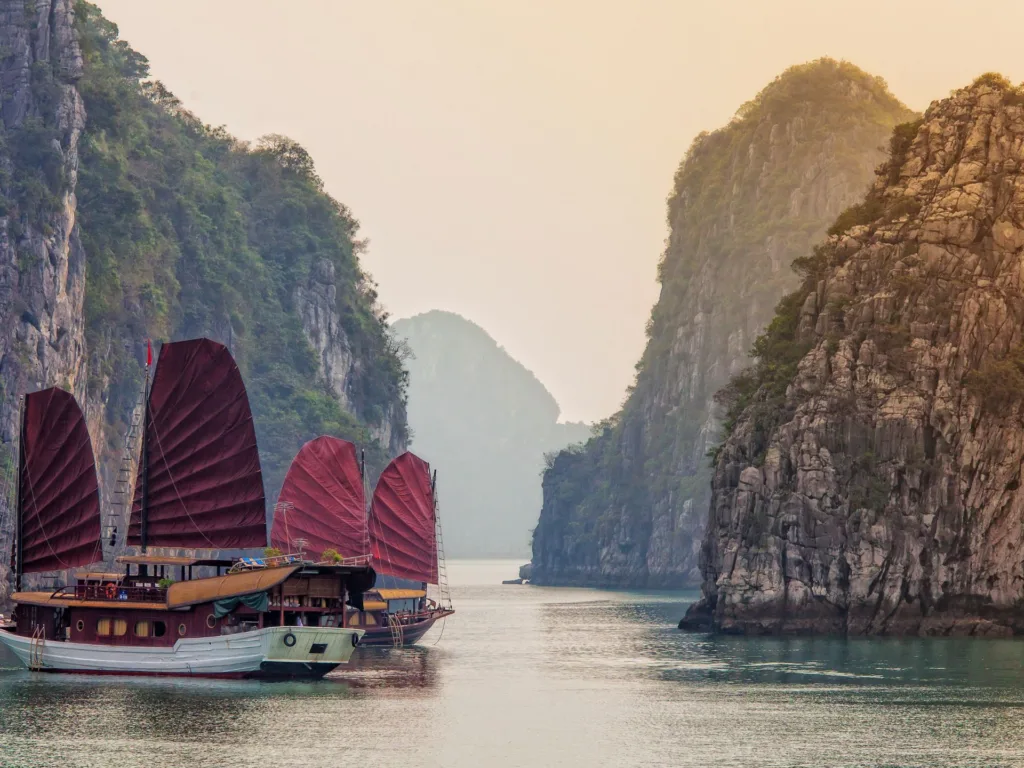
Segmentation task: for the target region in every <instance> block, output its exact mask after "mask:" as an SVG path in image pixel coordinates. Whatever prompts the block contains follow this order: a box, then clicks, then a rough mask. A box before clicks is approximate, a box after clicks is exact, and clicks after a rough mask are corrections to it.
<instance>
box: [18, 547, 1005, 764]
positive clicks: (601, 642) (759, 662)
mask: <svg viewBox="0 0 1024 768" xmlns="http://www.w3.org/2000/svg"><path fill="white" fill-rule="evenodd" d="M517 567H518V563H501V562H456V563H452V564H450V571H451V578H452V583H453V595H454V599H455V604H456V609H457V611H458V613H457V614H456V615H455V616H454V617H452V618H451V619H449V620H448V621H447V623H446V624H445V626H444V629H443V635H442V633H441V632H440V630H438V629H435V630H433V631H432V632H431V634H430V635H428V636H427V638H426V641H425V644H424V645H422V646H420V647H416V648H411V649H404V650H393V649H376V650H373V649H365V648H364V649H360V654H361V656H360V658H359V659H358V663H357V664H355V665H354V666H353V668H352V669H349V670H346V671H344V672H341V673H338V674H336V675H334V676H333V677H332V678H331V679H328V680H324V681H321V682H318V683H294V684H293V683H284V684H280V683H278V684H274V683H258V682H206V681H191V680H154V679H146V678H140V679H130V678H86V677H80V676H74V675H67V676H65V675H31V674H29V673H28V672H26V671H24V670H21V669H17V668H16V667H15V665H14V662H13V659H11V658H10V657H4V656H2V655H0V766H5V768H6V767H7V766H32V767H33V768H42V767H44V766H60V767H61V768H76V767H78V766H81V767H83V768H84V767H89V768H93V767H98V766H117V768H131V767H133V766H167V767H175V768H176V767H177V766H197V767H200V768H205V767H206V766H250V765H261V766H264V765H265V766H274V767H275V768H290V767H291V766H302V767H303V768H310V767H312V766H348V765H360V766H365V765H369V764H374V765H382V766H383V765H396V766H403V768H405V767H406V766H456V767H462V766H465V767H466V768H469V766H472V767H473V768H488V767H489V766H530V767H531V768H537V767H541V766H641V765H642V766H652V765H665V766H929V767H930V766H1017V765H1024V642H1022V641H1014V640H969V639H935V640H918V639H908V640H896V639H892V640H890V639H870V640H869V639H854V640H842V639H826V638H815V639H764V638H710V637H707V636H702V635H686V634H682V633H680V632H679V631H678V630H676V629H675V624H676V622H677V621H678V620H679V617H680V615H681V614H682V612H683V610H684V609H685V606H686V605H687V603H688V602H689V601H690V600H691V599H693V597H694V595H688V594H667V593H629V592H602V591H594V590H575V589H544V588H539V587H517V586H502V585H501V584H500V583H499V582H500V581H501V579H502V578H509V577H510V576H512V575H514V574H515V571H516V568H517ZM438 640H439V642H437V643H436V645H435V644H434V643H435V642H436V641H438ZM2 653H3V652H2V651H0V654H2Z"/></svg>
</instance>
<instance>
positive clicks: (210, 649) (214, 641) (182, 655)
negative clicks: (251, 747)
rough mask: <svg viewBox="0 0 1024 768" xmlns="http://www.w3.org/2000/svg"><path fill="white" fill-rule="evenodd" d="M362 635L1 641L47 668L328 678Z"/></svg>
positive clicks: (267, 631)
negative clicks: (141, 643) (150, 642)
mask: <svg viewBox="0 0 1024 768" xmlns="http://www.w3.org/2000/svg"><path fill="white" fill-rule="evenodd" d="M362 635H363V632H362V631H361V630H356V629H341V628H334V627H266V628H264V629H256V630H252V631H251V632H239V633H236V634H230V635H218V636H215V637H203V638H185V639H181V640H178V641H177V642H176V643H175V644H174V646H173V647H169V648H140V647H132V646H123V645H119V646H114V645H102V644H98V643H71V642H62V641H56V640H47V641H44V642H43V643H41V644H40V645H36V646H33V642H34V641H33V639H32V638H30V637H23V636H20V635H15V634H13V633H12V632H8V631H0V643H2V644H3V645H5V646H7V647H8V648H10V649H11V651H12V652H13V653H14V655H15V656H17V657H18V659H19V660H20V661H21V663H22V664H24V665H25V666H26V667H29V668H30V669H37V670H39V671H42V672H78V673H84V674H114V675H175V676H186V677H260V678H271V679H274V678H298V677H305V678H319V677H323V676H324V675H325V674H327V673H328V672H330V671H331V670H332V669H334V668H335V667H337V666H338V665H339V664H344V663H346V662H347V661H348V660H349V658H351V656H352V652H353V650H355V647H356V645H357V644H358V643H359V641H360V639H361V638H362ZM314 651H315V652H314Z"/></svg>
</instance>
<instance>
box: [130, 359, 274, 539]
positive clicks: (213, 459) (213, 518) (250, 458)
mask: <svg viewBox="0 0 1024 768" xmlns="http://www.w3.org/2000/svg"><path fill="white" fill-rule="evenodd" d="M145 440H146V445H147V455H146V462H145V463H146V465H147V467H148V474H147V478H146V479H147V481H148V482H147V484H146V495H147V502H148V512H147V517H146V534H147V535H146V544H147V545H148V546H153V547H199V548H216V549H235V548H239V549H240V548H248V547H264V546H266V543H267V532H266V507H265V500H264V495H263V476H262V473H261V472H260V457H259V452H258V450H257V448H256V430H255V428H254V426H253V421H252V412H251V410H250V409H249V398H248V396H247V395H246V393H245V384H244V383H243V382H242V375H241V373H240V372H239V370H238V366H237V365H236V364H235V361H234V359H233V358H232V357H231V353H230V352H229V351H228V350H227V348H226V347H225V346H223V345H222V344H218V343H216V342H214V341H210V340H209V339H192V340H190V341H177V342H172V343H169V344H164V345H163V348H162V349H161V350H160V359H159V360H158V361H157V366H156V374H155V375H154V377H153V386H152V389H151V390H150V396H149V403H148V406H147V408H146V432H145ZM143 471H144V468H143V466H142V465H141V464H140V467H139V475H138V478H137V481H136V483H135V500H134V503H133V504H132V516H131V525H130V526H129V528H128V543H129V544H132V545H139V544H141V543H142V526H141V517H140V515H141V510H142V493H143V487H142V472H143Z"/></svg>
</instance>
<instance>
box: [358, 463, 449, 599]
mask: <svg viewBox="0 0 1024 768" xmlns="http://www.w3.org/2000/svg"><path fill="white" fill-rule="evenodd" d="M369 529H370V553H371V554H372V555H373V567H374V568H375V569H376V570H377V572H378V573H382V574H388V575H390V576H397V577H398V578H400V579H411V580H413V581H425V582H428V583H430V584H436V583H437V539H436V537H435V534H434V492H433V489H432V488H431V485H430V465H429V464H427V462H425V461H424V460H423V459H421V458H420V457H419V456H416V455H415V454H413V453H403V454H402V455H401V456H399V457H398V458H397V459H395V460H394V461H392V462H391V463H390V464H388V466H387V468H385V470H384V472H383V473H382V474H381V476H380V480H378V481H377V488H376V489H375V490H374V492H373V501H372V502H371V504H370V520H369Z"/></svg>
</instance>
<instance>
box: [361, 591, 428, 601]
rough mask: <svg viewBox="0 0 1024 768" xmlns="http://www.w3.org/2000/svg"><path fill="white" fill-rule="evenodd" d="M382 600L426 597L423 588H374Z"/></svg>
mask: <svg viewBox="0 0 1024 768" xmlns="http://www.w3.org/2000/svg"><path fill="white" fill-rule="evenodd" d="M374 591H375V592H376V593H377V594H378V595H380V597H381V599H382V600H416V599H418V598H421V597H426V596H427V593H426V592H424V591H423V590H422V589H377V590H374Z"/></svg>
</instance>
